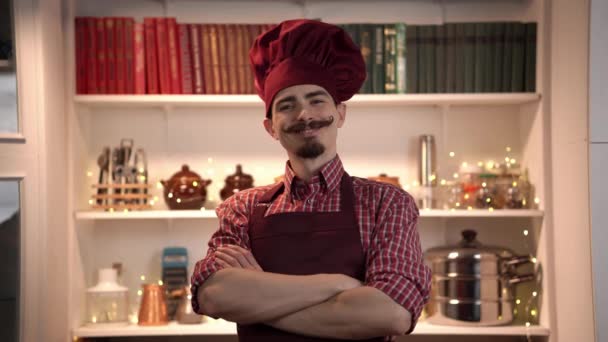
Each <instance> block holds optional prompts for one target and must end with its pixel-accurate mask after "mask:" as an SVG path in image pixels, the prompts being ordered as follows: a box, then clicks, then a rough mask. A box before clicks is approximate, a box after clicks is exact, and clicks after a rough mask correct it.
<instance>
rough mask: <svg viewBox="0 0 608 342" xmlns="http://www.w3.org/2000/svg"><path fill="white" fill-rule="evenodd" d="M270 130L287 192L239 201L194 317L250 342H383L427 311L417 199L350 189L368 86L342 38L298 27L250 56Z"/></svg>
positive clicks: (216, 247)
mask: <svg viewBox="0 0 608 342" xmlns="http://www.w3.org/2000/svg"><path fill="white" fill-rule="evenodd" d="M250 59H251V63H252V67H253V70H254V73H255V80H256V89H257V91H258V94H259V95H260V97H261V98H262V100H264V103H265V106H266V108H265V109H266V118H265V119H264V128H265V129H266V131H267V132H268V133H269V135H270V136H271V137H272V138H274V139H276V140H278V141H279V142H280V144H281V145H282V146H283V148H284V149H285V151H286V152H287V156H288V161H287V163H286V166H285V176H284V179H283V181H282V182H280V183H278V184H273V185H269V186H263V187H257V188H254V189H249V190H245V191H241V192H238V193H237V194H235V195H233V196H232V197H230V198H229V199H228V200H226V201H225V202H223V203H222V204H221V205H220V206H219V207H218V208H217V214H218V217H219V221H220V226H219V229H218V231H217V232H215V234H214V235H213V236H212V238H211V240H210V241H209V249H208V253H207V255H206V257H205V258H204V259H202V260H200V261H199V262H197V264H196V267H195V270H194V273H193V275H192V293H193V297H192V304H193V307H194V310H195V311H197V312H199V313H201V314H206V315H210V316H213V317H221V318H224V319H227V320H230V321H233V322H236V323H238V333H239V340H240V341H256V342H261V341H282V342H292V341H293V342H295V341H324V340H327V341H330V340H331V341H335V340H336V339H337V340H368V341H382V340H384V339H385V338H390V337H391V336H397V335H402V334H406V333H409V332H411V331H412V330H413V329H414V326H415V323H416V320H417V319H418V317H419V315H420V312H421V311H422V307H423V305H424V304H425V303H426V301H427V300H428V295H429V287H430V272H429V270H428V268H427V267H425V266H424V264H423V261H422V251H421V247H420V239H419V235H418V231H417V219H418V209H417V208H416V204H415V201H414V199H413V198H412V197H411V196H410V195H409V194H408V193H406V192H405V191H403V190H402V189H400V188H397V187H395V186H392V185H389V184H384V183H378V182H373V181H369V180H366V179H362V178H358V177H351V176H350V175H349V174H348V173H346V171H345V170H344V168H343V166H342V162H341V160H340V157H339V156H338V154H337V148H336V145H337V137H338V130H339V129H340V128H341V127H342V126H343V124H344V122H345V120H346V105H345V104H344V101H346V100H348V99H350V98H351V97H352V96H353V95H354V94H355V93H356V92H357V91H358V90H359V88H360V87H361V85H362V83H363V81H364V79H365V64H364V62H363V59H362V57H361V52H360V50H359V49H358V48H357V46H356V45H355V44H353V42H352V40H351V39H350V38H349V37H348V35H347V34H346V33H345V32H344V31H343V30H342V29H340V28H339V27H337V26H334V25H330V24H325V23H322V22H318V21H311V20H289V21H285V22H283V23H281V24H279V25H278V26H277V27H275V28H273V29H271V30H270V31H268V32H265V33H264V34H262V35H260V36H259V37H258V38H257V39H256V41H255V43H254V45H253V47H252V48H251V51H250Z"/></svg>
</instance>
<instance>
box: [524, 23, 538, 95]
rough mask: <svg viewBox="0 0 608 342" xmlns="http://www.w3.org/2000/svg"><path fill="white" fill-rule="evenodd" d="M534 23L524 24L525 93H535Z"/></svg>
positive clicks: (535, 34)
mask: <svg viewBox="0 0 608 342" xmlns="http://www.w3.org/2000/svg"><path fill="white" fill-rule="evenodd" d="M536 26H537V25H536V23H526V53H525V55H526V67H525V68H526V70H525V89H524V91H526V92H531V93H534V92H536V36H537V33H536V31H537V29H536Z"/></svg>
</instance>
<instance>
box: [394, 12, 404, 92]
mask: <svg viewBox="0 0 608 342" xmlns="http://www.w3.org/2000/svg"><path fill="white" fill-rule="evenodd" d="M395 31H396V33H397V36H396V44H397V70H396V71H397V73H396V76H395V78H396V83H397V93H399V94H404V93H406V92H407V67H406V64H407V55H406V53H405V36H406V27H405V24H404V23H397V24H395Z"/></svg>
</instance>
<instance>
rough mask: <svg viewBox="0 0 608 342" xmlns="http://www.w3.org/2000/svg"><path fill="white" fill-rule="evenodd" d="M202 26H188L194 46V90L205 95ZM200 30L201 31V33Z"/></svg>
mask: <svg viewBox="0 0 608 342" xmlns="http://www.w3.org/2000/svg"><path fill="white" fill-rule="evenodd" d="M202 26H203V25H199V24H188V28H189V29H190V45H191V46H192V54H191V55H190V57H191V58H192V60H191V61H192V62H191V64H192V71H193V73H192V75H193V77H192V81H193V82H192V88H193V92H194V94H204V92H205V87H204V82H203V65H202V58H201V56H202V52H203V51H204V50H205V49H204V46H201V41H200V40H199V38H200V34H202V33H200V32H202ZM199 29H200V31H199Z"/></svg>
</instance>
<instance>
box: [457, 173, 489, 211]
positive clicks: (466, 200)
mask: <svg viewBox="0 0 608 342" xmlns="http://www.w3.org/2000/svg"><path fill="white" fill-rule="evenodd" d="M482 171H483V170H482V168H481V167H480V166H478V165H473V164H462V165H460V168H459V170H458V173H459V175H460V182H461V187H462V201H461V203H460V206H458V207H459V208H463V209H466V208H468V207H476V201H475V199H476V198H477V192H478V191H479V189H480V188H481V178H480V175H481V174H482Z"/></svg>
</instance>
